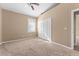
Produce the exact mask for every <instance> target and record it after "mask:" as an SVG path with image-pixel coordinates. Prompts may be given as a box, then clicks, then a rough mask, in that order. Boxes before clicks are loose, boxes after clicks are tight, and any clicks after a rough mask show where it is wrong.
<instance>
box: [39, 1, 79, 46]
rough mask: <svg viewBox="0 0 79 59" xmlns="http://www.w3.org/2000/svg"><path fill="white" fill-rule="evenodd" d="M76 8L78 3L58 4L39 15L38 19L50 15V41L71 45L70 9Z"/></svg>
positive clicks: (78, 5)
mask: <svg viewBox="0 0 79 59" xmlns="http://www.w3.org/2000/svg"><path fill="white" fill-rule="evenodd" d="M77 8H78V9H79V4H71V3H69V4H68V3H65V4H59V5H58V6H56V7H55V8H52V9H51V10H49V11H48V12H46V13H44V14H43V15H40V16H39V19H38V20H40V19H43V20H45V18H47V17H49V16H51V17H52V29H51V30H52V41H54V42H56V43H60V44H63V45H65V46H68V47H71V11H72V10H74V9H77Z"/></svg>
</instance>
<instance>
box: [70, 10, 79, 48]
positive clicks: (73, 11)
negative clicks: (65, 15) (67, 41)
mask: <svg viewBox="0 0 79 59" xmlns="http://www.w3.org/2000/svg"><path fill="white" fill-rule="evenodd" d="M76 11H79V9H75V10H72V11H71V48H72V49H74V45H75V42H74V40H75V39H74V38H75V36H74V34H75V32H74V25H75V24H74V13H75V12H76Z"/></svg>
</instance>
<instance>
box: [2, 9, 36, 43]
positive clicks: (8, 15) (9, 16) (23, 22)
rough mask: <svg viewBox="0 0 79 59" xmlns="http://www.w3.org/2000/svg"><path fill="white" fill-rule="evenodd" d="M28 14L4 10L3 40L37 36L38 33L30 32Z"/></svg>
mask: <svg viewBox="0 0 79 59" xmlns="http://www.w3.org/2000/svg"><path fill="white" fill-rule="evenodd" d="M27 21H28V16H25V15H23V14H18V13H14V12H11V11H7V10H4V9H3V10H2V38H3V39H2V41H3V42H4V41H9V40H14V39H19V38H24V37H35V36H36V33H28V32H27V26H28V22H27Z"/></svg>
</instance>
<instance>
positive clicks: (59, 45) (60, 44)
mask: <svg viewBox="0 0 79 59" xmlns="http://www.w3.org/2000/svg"><path fill="white" fill-rule="evenodd" d="M52 43H54V44H56V45H59V46H62V47H64V48H67V49H72V48H71V47H68V46H66V45H63V44H60V43H56V42H52Z"/></svg>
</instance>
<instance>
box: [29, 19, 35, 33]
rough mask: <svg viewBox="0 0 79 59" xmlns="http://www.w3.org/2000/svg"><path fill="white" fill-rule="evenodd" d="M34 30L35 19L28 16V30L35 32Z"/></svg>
mask: <svg viewBox="0 0 79 59" xmlns="http://www.w3.org/2000/svg"><path fill="white" fill-rule="evenodd" d="M35 31H36V19H35V18H29V19H28V32H35Z"/></svg>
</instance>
